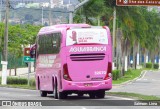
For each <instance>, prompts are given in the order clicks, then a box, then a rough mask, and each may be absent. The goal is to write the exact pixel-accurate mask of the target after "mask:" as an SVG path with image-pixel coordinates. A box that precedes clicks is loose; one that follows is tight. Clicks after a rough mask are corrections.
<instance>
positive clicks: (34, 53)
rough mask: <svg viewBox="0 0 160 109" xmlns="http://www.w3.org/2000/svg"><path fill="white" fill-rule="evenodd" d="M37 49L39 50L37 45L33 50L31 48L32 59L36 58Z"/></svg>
mask: <svg viewBox="0 0 160 109" xmlns="http://www.w3.org/2000/svg"><path fill="white" fill-rule="evenodd" d="M36 49H37V45H36V44H34V45H33V46H32V47H31V48H30V57H31V58H36Z"/></svg>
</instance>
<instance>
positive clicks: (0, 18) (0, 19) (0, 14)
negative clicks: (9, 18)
mask: <svg viewBox="0 0 160 109" xmlns="http://www.w3.org/2000/svg"><path fill="white" fill-rule="evenodd" d="M0 22H2V0H1V7H0Z"/></svg>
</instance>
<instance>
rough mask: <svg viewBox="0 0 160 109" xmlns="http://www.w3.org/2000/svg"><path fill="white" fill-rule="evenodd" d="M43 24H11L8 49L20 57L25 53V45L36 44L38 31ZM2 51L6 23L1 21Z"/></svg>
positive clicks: (0, 37) (0, 49)
mask: <svg viewBox="0 0 160 109" xmlns="http://www.w3.org/2000/svg"><path fill="white" fill-rule="evenodd" d="M40 28H41V26H33V25H30V24H26V25H20V24H17V25H9V29H8V50H9V53H10V54H12V55H14V56H16V57H20V56H22V54H23V47H25V46H28V45H30V44H34V42H35V39H36V36H37V33H38V31H39V29H40ZM0 39H1V40H0V44H1V45H2V46H1V48H0V52H1V51H2V47H3V39H4V24H3V23H0Z"/></svg>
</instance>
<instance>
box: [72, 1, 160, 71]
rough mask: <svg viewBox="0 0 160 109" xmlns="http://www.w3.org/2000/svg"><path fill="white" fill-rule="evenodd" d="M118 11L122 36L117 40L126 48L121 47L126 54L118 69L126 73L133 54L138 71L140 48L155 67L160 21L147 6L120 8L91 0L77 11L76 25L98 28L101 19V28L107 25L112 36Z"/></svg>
mask: <svg viewBox="0 0 160 109" xmlns="http://www.w3.org/2000/svg"><path fill="white" fill-rule="evenodd" d="M80 1H81V0H80ZM114 9H116V27H117V29H120V30H121V33H122V35H121V38H119V39H118V38H117V34H118V33H117V34H116V38H117V39H115V40H116V43H117V42H118V41H117V40H119V42H121V44H122V45H121V46H120V49H121V50H120V51H122V52H121V54H120V56H121V60H120V61H121V62H119V63H118V64H121V65H118V66H122V67H123V68H122V69H124V65H125V64H124V63H125V62H124V57H125V56H127V55H128V54H129V53H132V54H130V55H133V65H135V66H134V68H135V69H136V64H135V63H136V52H137V51H138V49H137V48H138V44H139V45H140V47H141V49H142V53H143V55H146V54H147V53H149V55H151V58H152V63H153V62H154V57H155V55H158V52H160V49H159V47H160V31H159V28H160V25H159V24H160V17H159V13H157V12H156V11H155V10H150V11H149V10H148V8H147V7H143V6H134V7H130V6H125V7H120V6H116V0H90V1H89V2H88V3H87V4H85V5H84V6H82V7H81V8H80V9H79V10H77V11H76V15H75V17H74V22H75V23H81V22H86V23H89V24H92V25H97V24H98V23H97V18H101V19H100V24H101V25H102V26H103V25H104V24H107V25H108V26H109V28H110V30H111V33H112V30H113V23H112V21H113V12H114ZM106 22H107V23H106ZM114 46H115V45H114ZM115 47H116V46H115ZM144 65H145V63H144ZM122 73H123V72H122Z"/></svg>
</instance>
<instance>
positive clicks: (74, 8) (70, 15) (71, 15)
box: [69, 0, 89, 24]
mask: <svg viewBox="0 0 160 109" xmlns="http://www.w3.org/2000/svg"><path fill="white" fill-rule="evenodd" d="M88 1H89V0H84V1H83V2H81V3H79V4H78V5H76V6H75V7H74V6H73V5H70V7H69V23H70V24H71V23H73V13H74V11H76V10H77V9H78V8H80V7H81V6H83V5H84V4H85V3H87V2H88Z"/></svg>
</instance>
